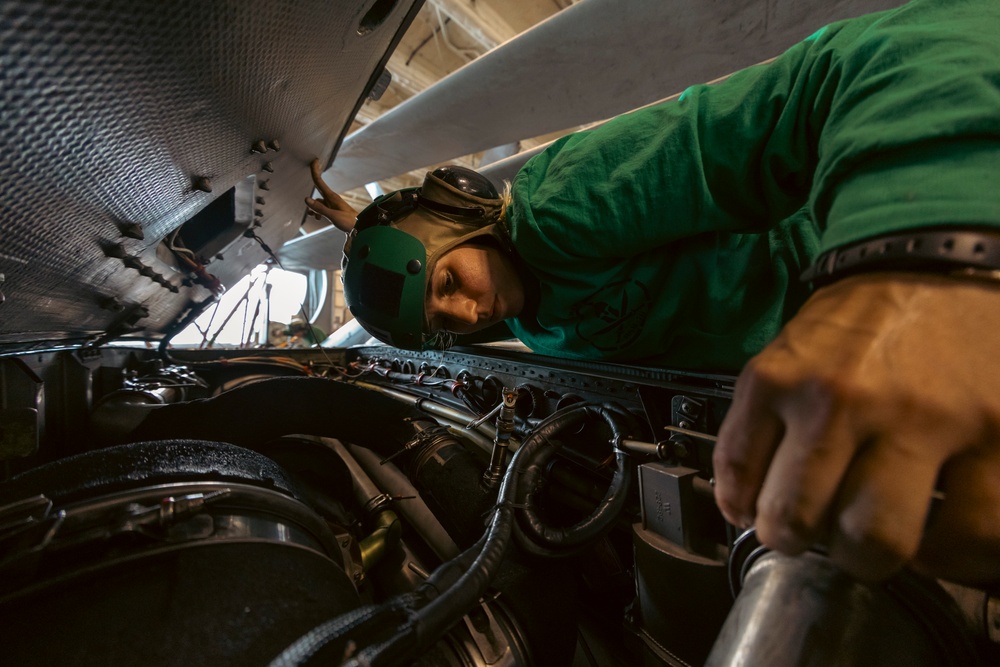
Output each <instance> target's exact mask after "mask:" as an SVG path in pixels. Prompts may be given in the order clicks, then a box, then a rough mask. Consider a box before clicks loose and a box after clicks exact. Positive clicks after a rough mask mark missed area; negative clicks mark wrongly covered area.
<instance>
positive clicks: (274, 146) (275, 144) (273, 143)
mask: <svg viewBox="0 0 1000 667" xmlns="http://www.w3.org/2000/svg"><path fill="white" fill-rule="evenodd" d="M267 147H268V148H270V149H271V150H272V151H280V150H281V142H280V141H278V140H277V139H271V140H270V141H269V142H267Z"/></svg>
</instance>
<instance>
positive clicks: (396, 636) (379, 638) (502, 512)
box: [270, 404, 631, 667]
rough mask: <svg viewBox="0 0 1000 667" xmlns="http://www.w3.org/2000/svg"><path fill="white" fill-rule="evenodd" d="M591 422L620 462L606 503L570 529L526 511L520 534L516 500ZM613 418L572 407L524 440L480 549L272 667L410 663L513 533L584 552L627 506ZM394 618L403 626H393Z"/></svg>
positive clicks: (481, 580) (469, 602)
mask: <svg viewBox="0 0 1000 667" xmlns="http://www.w3.org/2000/svg"><path fill="white" fill-rule="evenodd" d="M594 417H600V418H602V419H604V421H605V422H606V423H607V424H608V425H609V426H610V427H611V430H612V434H613V436H612V441H613V442H614V443H615V444H616V447H615V454H616V459H617V461H618V466H617V470H616V473H615V477H614V479H613V481H612V483H611V485H610V487H609V489H608V493H607V494H606V495H605V497H604V499H603V500H602V502H601V503H600V504H599V505H598V507H597V509H596V510H595V511H594V513H593V514H591V515H590V516H589V517H587V518H586V519H584V520H583V521H581V522H580V523H578V524H576V525H575V526H572V527H570V528H565V529H552V528H549V527H546V526H545V525H544V523H543V522H542V521H541V519H540V518H539V517H538V516H537V515H535V514H534V512H533V511H526V512H525V519H524V524H525V526H526V527H525V528H523V529H522V528H518V529H515V526H516V525H517V520H516V519H515V512H516V511H517V510H516V507H517V505H518V500H519V499H521V498H525V497H527V496H528V495H529V492H530V491H531V490H532V488H529V487H528V486H527V485H529V484H530V485H531V487H533V486H534V485H535V484H537V478H538V475H539V474H540V473H539V471H540V469H541V467H542V465H543V464H544V462H545V461H547V460H548V459H549V458H550V457H551V456H552V455H554V453H555V452H556V451H557V450H558V445H557V444H555V443H554V442H553V437H554V436H555V435H556V434H557V433H559V432H560V431H562V430H564V429H566V428H569V427H571V426H575V425H577V424H578V423H580V422H581V421H584V420H588V419H593V418H594ZM616 417H618V415H616V414H615V412H614V410H612V409H609V408H607V407H602V406H595V405H590V404H575V405H571V406H569V407H566V408H564V409H562V410H560V411H558V412H556V413H554V414H553V415H551V416H550V417H549V418H547V419H546V420H545V421H544V422H542V424H541V425H539V427H538V428H537V429H536V430H535V431H534V432H532V434H531V435H530V436H528V438H526V439H525V441H524V442H523V444H522V445H521V447H520V449H518V451H517V453H516V454H515V455H514V458H513V459H512V460H511V463H510V466H509V467H508V469H507V472H506V474H505V475H504V477H503V480H502V482H501V485H500V489H499V493H498V498H497V504H496V506H495V508H494V510H493V515H492V518H491V520H490V524H489V527H488V528H487V530H486V533H485V534H484V535H483V537H482V538H480V540H479V541H478V542H477V543H476V544H475V545H473V546H472V547H470V548H469V549H467V550H466V551H464V552H463V553H462V554H460V555H459V556H458V557H456V558H455V559H453V560H451V561H448V562H447V563H444V564H442V565H441V566H440V567H438V568H437V569H436V570H435V571H434V572H433V573H432V574H431V576H430V577H429V578H428V580H427V581H426V582H425V583H424V584H423V585H421V586H420V588H418V589H417V590H416V591H414V592H413V593H408V594H405V595H401V596H396V597H394V598H392V599H390V600H389V601H387V602H385V603H382V604H379V605H372V606H369V607H365V608H363V609H359V610H356V611H355V612H352V613H350V614H345V615H343V616H342V617H339V618H337V619H333V620H331V621H328V622H326V623H324V624H322V625H320V626H317V627H316V628H314V629H313V630H311V631H310V632H309V633H307V634H306V635H304V636H303V637H301V638H300V639H299V640H297V641H296V642H295V643H293V644H292V645H291V646H289V647H288V648H287V649H286V650H285V651H283V652H282V653H281V655H279V656H278V657H276V658H275V659H274V660H273V661H272V662H271V665H270V667H301V666H303V665H307V664H309V663H310V661H311V660H312V659H313V658H314V657H316V656H318V655H319V652H320V651H321V650H323V649H324V648H334V647H335V652H333V653H330V652H327V651H324V653H325V656H326V660H329V658H331V657H333V656H335V655H336V656H340V658H341V659H340V660H339V662H340V664H343V665H347V666H348V667H362V666H364V667H380V666H383V667H390V666H391V665H398V664H405V663H406V662H407V661H410V660H412V659H413V658H415V657H416V656H418V655H420V654H421V653H423V652H424V651H426V650H427V649H428V648H430V647H431V646H432V645H433V644H434V643H435V642H436V641H438V640H439V639H440V638H441V637H442V636H443V635H444V634H445V633H446V632H447V631H448V629H449V628H451V626H452V625H454V624H455V623H456V622H457V621H459V620H460V619H461V618H462V617H463V616H464V615H465V614H466V613H468V611H469V610H470V609H472V608H473V607H474V606H475V604H476V603H477V602H478V601H479V599H480V598H481V597H482V596H483V594H485V593H486V591H487V589H488V588H489V586H490V583H491V582H492V581H493V579H494V578H495V576H496V575H497V573H498V572H499V570H500V566H501V564H502V563H503V560H504V558H505V556H506V555H507V553H508V551H509V549H510V544H511V537H512V535H513V534H515V530H517V533H518V534H521V533H523V535H522V538H521V539H524V540H525V541H526V542H528V543H531V544H533V545H534V546H535V549H534V551H535V552H536V553H540V554H543V555H554V554H556V553H558V552H559V550H560V549H565V548H576V547H579V546H581V545H583V544H584V543H585V542H587V541H588V540H590V539H593V538H594V537H596V536H599V535H601V534H603V532H604V531H606V530H608V529H609V528H610V526H611V524H612V523H613V522H614V520H615V519H616V517H617V514H618V512H620V511H621V509H622V507H623V506H624V503H625V500H626V495H627V492H628V487H629V484H630V481H631V467H630V466H629V465H628V464H627V461H626V455H625V453H624V452H622V451H620V450H619V449H618V448H617V442H618V441H619V440H620V439H621V437H622V436H621V432H620V427H619V425H618V423H617V419H616ZM529 505H530V503H529ZM394 620H399V621H401V622H400V623H399V624H398V625H394V624H393V623H392V621H394ZM366 642H367V645H366ZM355 647H357V650H356V651H355V650H354V649H355Z"/></svg>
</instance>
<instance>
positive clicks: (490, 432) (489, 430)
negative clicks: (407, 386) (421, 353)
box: [354, 382, 496, 451]
mask: <svg viewBox="0 0 1000 667" xmlns="http://www.w3.org/2000/svg"><path fill="white" fill-rule="evenodd" d="M354 384H356V385H357V386H359V387H364V388H365V389H371V390H373V391H378V392H381V393H383V394H385V395H386V396H391V397H392V398H395V399H396V400H399V401H402V402H404V403H409V404H410V405H412V406H413V407H415V408H417V409H418V410H423V411H424V412H427V413H428V414H430V415H433V416H435V417H443V418H444V419H447V420H449V421H452V422H455V423H458V424H468V423H469V418H470V417H475V415H472V414H469V413H467V412H462V411H461V410H456V409H455V408H451V407H448V406H447V405H442V404H440V403H437V402H434V401H432V400H430V399H428V398H426V397H424V396H414V395H413V394H407V393H406V392H402V391H399V390H397V389H392V388H390V387H383V386H382V385H378V384H372V383H370V382H355V383H354ZM475 430H476V431H479V432H480V433H482V434H483V435H484V436H486V437H487V438H489V443H490V444H489V446H487V451H489V449H490V448H491V447H492V445H493V438H494V436H495V435H496V429H495V428H494V427H493V425H492V424H490V423H489V422H484V423H482V424H480V425H479V426H477V427H476V428H475ZM470 432H471V431H470Z"/></svg>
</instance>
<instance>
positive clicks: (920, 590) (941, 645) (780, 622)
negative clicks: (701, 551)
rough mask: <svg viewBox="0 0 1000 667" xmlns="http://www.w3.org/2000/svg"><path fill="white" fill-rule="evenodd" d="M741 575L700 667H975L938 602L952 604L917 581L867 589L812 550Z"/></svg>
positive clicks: (750, 567)
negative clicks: (713, 643)
mask: <svg viewBox="0 0 1000 667" xmlns="http://www.w3.org/2000/svg"><path fill="white" fill-rule="evenodd" d="M743 569H744V571H745V574H744V576H743V577H742V579H743V581H742V590H740V593H739V595H738V596H737V598H736V602H735V604H734V605H733V608H732V610H731V611H730V612H729V616H728V617H727V619H726V622H725V624H724V625H723V627H722V631H721V632H720V633H719V636H718V638H717V639H716V642H715V645H714V646H713V647H712V652H711V653H710V654H709V656H708V661H707V662H706V663H705V665H706V667H756V666H758V665H768V666H769V667H797V666H798V665H834V664H835V665H840V666H842V667H864V666H866V665H879V666H880V667H904V666H905V667H957V666H959V665H975V664H977V663H978V660H977V659H976V656H975V652H974V649H972V647H971V645H969V644H967V643H966V641H965V640H964V639H963V636H962V629H961V627H960V626H961V623H960V622H958V621H956V620H953V619H952V617H951V615H950V613H949V611H948V609H947V608H946V604H943V603H947V602H951V600H950V599H946V597H947V596H945V595H944V594H943V592H941V595H940V596H935V595H933V592H934V591H933V590H932V589H930V588H928V587H926V586H923V585H919V584H918V585H914V581H915V579H905V578H897V579H896V580H892V581H890V582H887V583H885V584H867V583H864V582H861V581H859V580H857V579H854V578H853V577H851V576H849V575H848V574H846V573H844V572H843V571H841V570H839V569H838V568H837V567H835V566H834V565H833V563H832V561H830V559H829V558H827V557H826V556H824V555H821V554H818V553H814V552H807V553H805V554H802V555H800V556H794V557H793V556H785V555H783V554H779V553H777V552H766V553H763V555H759V556H757V557H756V558H755V559H752V560H750V561H748V562H747V563H746V564H745V566H744V568H743ZM904 574H906V573H904Z"/></svg>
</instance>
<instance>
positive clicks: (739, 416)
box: [712, 371, 784, 528]
mask: <svg viewBox="0 0 1000 667" xmlns="http://www.w3.org/2000/svg"><path fill="white" fill-rule="evenodd" d="M770 398H771V390H770V388H768V387H766V386H763V385H762V384H761V383H760V382H759V381H758V380H757V379H756V378H755V377H754V376H753V375H752V374H751V372H750V371H746V372H744V374H743V375H742V376H741V377H740V379H739V381H737V392H736V395H735V398H734V399H733V404H732V405H731V406H730V408H729V412H728V414H727V415H726V418H725V420H724V421H723V422H722V425H721V426H720V428H719V439H718V442H716V444H715V449H714V451H713V453H712V469H713V476H714V478H715V501H716V503H717V504H718V506H719V509H720V510H722V514H723V516H725V517H726V520H727V521H729V523H731V524H733V525H734V526H737V527H740V528H747V527H749V526H750V524H752V523H753V520H754V514H755V508H756V504H757V494H758V491H759V490H760V486H761V484H762V483H763V481H764V475H765V473H766V472H767V467H768V465H770V463H771V456H772V455H773V454H774V451H775V449H776V448H777V446H778V443H779V442H780V441H781V438H782V436H783V434H784V425H783V423H782V421H781V419H780V418H779V417H778V416H777V415H776V414H775V413H774V412H772V411H771V408H770Z"/></svg>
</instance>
